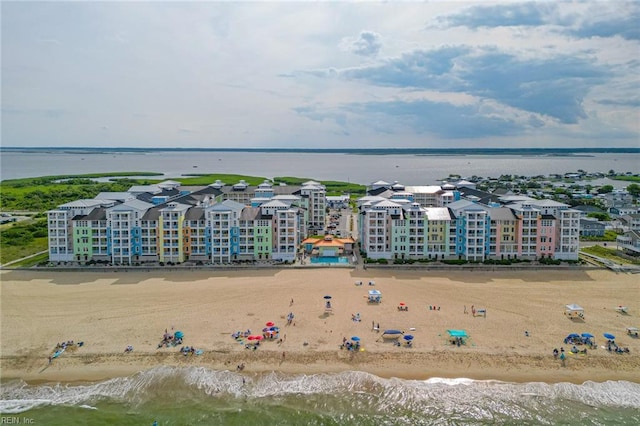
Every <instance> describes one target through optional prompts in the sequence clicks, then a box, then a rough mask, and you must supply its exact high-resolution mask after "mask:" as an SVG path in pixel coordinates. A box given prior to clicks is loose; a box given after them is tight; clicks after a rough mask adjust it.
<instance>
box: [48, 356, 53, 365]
mask: <svg viewBox="0 0 640 426" xmlns="http://www.w3.org/2000/svg"><path fill="white" fill-rule="evenodd" d="M51 361H53V357H52V356H49V364H51Z"/></svg>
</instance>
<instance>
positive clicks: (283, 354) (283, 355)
mask: <svg viewBox="0 0 640 426" xmlns="http://www.w3.org/2000/svg"><path fill="white" fill-rule="evenodd" d="M284 357H285V353H284V352H282V360H283V361H284Z"/></svg>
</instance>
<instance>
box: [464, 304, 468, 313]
mask: <svg viewBox="0 0 640 426" xmlns="http://www.w3.org/2000/svg"><path fill="white" fill-rule="evenodd" d="M464 313H465V314H466V313H467V305H464Z"/></svg>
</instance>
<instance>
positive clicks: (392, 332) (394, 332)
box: [382, 329, 404, 339]
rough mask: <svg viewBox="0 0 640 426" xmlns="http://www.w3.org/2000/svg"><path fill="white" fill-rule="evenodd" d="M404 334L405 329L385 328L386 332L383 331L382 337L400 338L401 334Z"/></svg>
mask: <svg viewBox="0 0 640 426" xmlns="http://www.w3.org/2000/svg"><path fill="white" fill-rule="evenodd" d="M403 334H404V332H403V331H400V330H393V329H392V330H385V331H384V333H382V338H383V339H398V338H400V336H402V335H403Z"/></svg>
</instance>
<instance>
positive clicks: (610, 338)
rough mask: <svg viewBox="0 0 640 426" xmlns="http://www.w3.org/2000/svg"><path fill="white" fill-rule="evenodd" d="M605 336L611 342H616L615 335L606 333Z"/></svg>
mask: <svg viewBox="0 0 640 426" xmlns="http://www.w3.org/2000/svg"><path fill="white" fill-rule="evenodd" d="M603 336H604V337H605V338H606V339H609V340H616V336H614V335H613V334H611V333H604V334H603Z"/></svg>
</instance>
